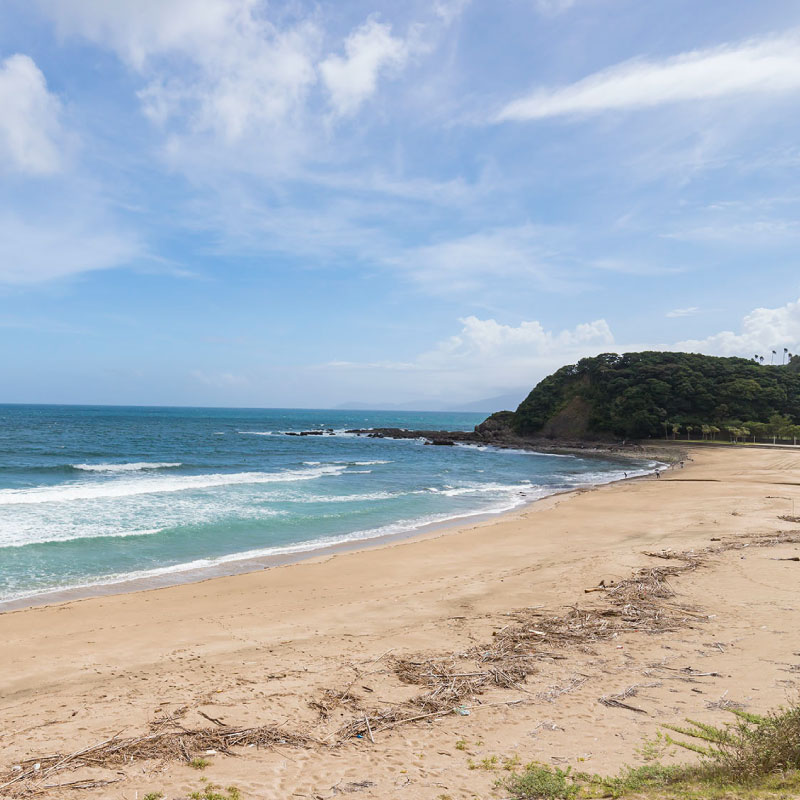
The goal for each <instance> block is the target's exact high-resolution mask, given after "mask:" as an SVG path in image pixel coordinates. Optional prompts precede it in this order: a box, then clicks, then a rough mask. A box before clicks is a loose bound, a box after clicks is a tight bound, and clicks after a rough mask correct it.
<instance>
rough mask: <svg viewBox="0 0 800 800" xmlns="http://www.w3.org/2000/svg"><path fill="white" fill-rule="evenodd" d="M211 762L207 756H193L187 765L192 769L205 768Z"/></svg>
mask: <svg viewBox="0 0 800 800" xmlns="http://www.w3.org/2000/svg"><path fill="white" fill-rule="evenodd" d="M210 763H211V762H210V761H209V760H208V759H207V758H193V759H192V760H191V761H190V762H189V766H190V767H192V768H193V769H205V768H206V767H207V766H208V765H209V764H210Z"/></svg>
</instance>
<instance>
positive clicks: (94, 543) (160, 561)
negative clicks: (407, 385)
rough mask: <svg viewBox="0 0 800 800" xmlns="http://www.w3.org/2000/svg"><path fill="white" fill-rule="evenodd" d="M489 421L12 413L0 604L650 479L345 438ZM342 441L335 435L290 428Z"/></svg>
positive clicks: (4, 456) (171, 411) (247, 412)
mask: <svg viewBox="0 0 800 800" xmlns="http://www.w3.org/2000/svg"><path fill="white" fill-rule="evenodd" d="M482 418H483V415H481V414H447V413H403V412H379V411H324V410H321V411H312V410H291V409H285V410H284V409H269V410H263V409H207V408H122V407H89V406H0V602H3V601H9V600H18V599H20V598H28V597H32V596H35V595H37V594H40V593H43V592H48V591H54V590H64V589H69V588H75V587H90V586H96V585H102V584H109V583H115V582H119V581H122V580H126V579H132V578H148V577H154V576H164V575H171V574H174V575H175V579H176V580H179V579H180V573H181V572H185V571H187V570H190V569H196V568H205V567H218V568H219V567H220V566H221V565H224V564H226V563H229V562H234V561H236V560H241V559H245V558H253V557H262V556H269V555H282V554H291V553H301V552H308V551H313V550H314V549H319V548H322V547H326V546H330V545H333V544H338V543H345V542H351V541H360V540H369V539H377V538H380V537H383V536H388V535H392V534H400V533H404V532H410V531H413V530H417V529H419V528H421V527H423V526H426V525H430V524H436V523H444V522H447V521H450V520H454V519H458V518H460V517H467V516H470V515H476V514H486V513H498V512H501V511H505V510H510V509H512V508H514V507H515V506H517V505H520V504H521V503H524V502H526V501H528V500H531V499H534V498H536V497H542V496H545V495H547V494H550V493H552V492H554V491H559V490H563V489H566V488H570V487H574V486H579V485H583V484H588V483H597V482H603V481H608V480H614V479H616V478H619V477H622V474H623V472H627V473H628V474H634V473H635V472H636V471H645V470H647V468H648V465H647V464H645V463H642V464H641V465H631V463H630V462H627V461H626V462H625V463H622V462H618V461H614V460H609V459H594V458H591V459H585V458H577V457H574V456H554V455H542V454H532V453H523V452H521V451H500V450H494V449H491V448H485V447H470V446H457V447H425V446H423V444H422V442H419V441H416V440H400V441H395V440H389V439H369V438H364V437H357V436H354V435H348V434H345V433H344V431H345V429H347V428H369V427H383V426H395V427H404V428H413V429H451V430H469V429H471V428H472V427H473V426H474V425H475V424H476V423H478V422H480V421H481V419H482ZM316 428H319V429H327V428H330V429H333V431H334V433H333V434H330V433H328V434H326V435H324V436H308V437H297V436H286V435H284V432H286V431H300V430H309V429H316Z"/></svg>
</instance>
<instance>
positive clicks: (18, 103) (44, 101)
mask: <svg viewBox="0 0 800 800" xmlns="http://www.w3.org/2000/svg"><path fill="white" fill-rule="evenodd" d="M0 109H2V111H0V169H2V165H6V166H8V167H11V168H12V169H16V170H18V171H20V172H26V173H29V174H33V175H47V174H51V173H53V172H56V171H58V169H59V168H60V166H61V154H60V152H59V147H58V140H59V138H60V136H61V124H60V120H59V116H60V111H61V104H60V102H59V100H58V98H57V97H56V96H55V95H53V94H51V93H50V92H49V91H48V90H47V82H46V80H45V77H44V75H43V74H42V72H41V70H40V69H39V68H38V67H37V66H36V64H35V63H34V62H33V60H32V59H30V58H29V57H28V56H25V55H21V54H16V55H13V56H10V57H9V58H6V59H5V60H4V61H2V62H0Z"/></svg>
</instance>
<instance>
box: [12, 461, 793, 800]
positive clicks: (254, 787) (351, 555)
mask: <svg viewBox="0 0 800 800" xmlns="http://www.w3.org/2000/svg"><path fill="white" fill-rule="evenodd" d="M690 454H691V459H692V460H691V461H688V462H687V463H686V467H685V469H678V468H676V469H673V470H669V471H667V472H666V473H664V474H663V475H662V477H661V478H660V479H659V480H656V479H654V478H643V479H637V480H633V481H628V482H622V483H618V484H614V485H609V486H604V487H600V488H597V489H594V490H591V491H577V492H573V493H570V494H567V495H559V496H557V497H551V498H547V499H545V500H542V501H539V502H537V503H534V504H532V505H529V506H526V507H524V508H523V509H522V510H520V511H517V512H513V513H510V514H507V515H505V516H503V517H501V518H497V519H493V520H489V521H482V522H480V523H478V524H475V523H472V524H469V525H465V526H462V527H460V528H457V529H448V530H446V531H441V532H437V533H431V534H427V535H425V536H424V537H418V538H416V539H414V540H408V541H403V542H400V543H392V544H387V545H386V546H383V547H380V548H372V549H365V550H361V551H356V552H348V553H342V554H337V555H333V556H326V557H323V558H317V559H315V560H311V561H305V562H303V563H299V564H292V565H285V566H280V567H275V568H272V569H268V570H263V571H259V572H253V573H249V574H245V575H237V576H233V577H223V578H215V579H212V580H207V581H204V582H200V583H194V584H187V585H181V586H173V587H169V588H162V589H156V590H152V591H143V592H137V593H132V594H122V595H117V596H109V597H96V598H91V599H87V600H81V601H77V602H71V603H66V604H62V605H53V606H47V607H40V608H30V609H25V610H21V611H11V612H8V613H5V614H2V615H0V639H2V642H3V645H4V647H3V649H2V652H1V653H0V775H4V776H5V777H2V778H0V784H3V783H4V782H5V781H9V780H12V779H13V778H14V776H15V772H14V766H15V765H22V766H23V767H24V768H25V769H28V768H29V766H30V765H29V764H28V763H27V762H26V759H31V758H32V759H34V761H35V759H37V758H38V759H42V761H41V763H43V765H44V766H43V768H42V770H40V772H42V773H44V772H46V771H47V765H48V764H49V763H51V762H47V761H45V760H44V757H45V756H49V755H51V754H54V753H61V754H69V753H74V752H75V751H78V750H79V749H81V748H84V747H87V746H90V745H92V744H95V743H98V742H102V741H104V740H108V739H110V738H112V737H114V736H116V735H119V736H120V737H135V736H144V735H145V734H147V733H148V731H150V730H152V727H151V726H152V725H153V724H154V723H156V722H157V721H158V720H159V719H161V720H163V719H165V718H168V717H171V716H172V717H174V718H175V720H177V721H179V723H180V725H182V726H184V727H185V728H186V729H192V730H196V729H204V728H210V729H213V728H215V727H217V728H219V729H220V730H222V729H227V727H236V728H245V727H251V726H252V727H254V726H267V725H269V726H276V728H277V730H278V731H282V732H285V737H284V738H285V741H278V742H277V743H276V744H275V745H274V746H270V747H264V748H261V747H255V746H253V747H239V748H235V749H234V752H235V753H236V755H237V756H239V757H231V756H226V755H223V754H209V755H207V756H206V758H207V760H208V761H209V762H210V763H209V764H208V766H207V767H205V769H203V770H202V771H201V770H198V769H195V768H192V767H191V766H189V765H188V764H187V763H185V761H184V762H181V761H180V760H163V759H153V760H146V759H141V758H135V759H134V760H133V762H130V761H128V763H122V762H120V763H118V764H116V765H112V766H108V765H103V766H100V765H98V766H94V767H92V766H82V767H80V768H79V769H76V770H72V769H59V770H55V771H53V772H52V773H50V774H49V775H48V776H47V777H46V779H45V780H38V779H37V780H35V781H33V783H31V782H27V781H19V782H16V783H13V784H10V785H9V786H7V787H6V788H5V789H0V796H13V792H16V791H18V790H22V789H24V788H25V786H31V785H34V784H35V785H37V786H39V787H40V788H41V787H42V786H46V785H53V784H66V783H69V782H72V781H79V780H95V781H98V780H101V781H105V780H108V781H114V782H113V783H108V784H107V785H104V786H101V787H99V788H85V789H83V788H77V789H69V788H64V787H62V788H55V789H50V790H48V791H47V793H46V794H47V796H52V797H64V798H72V797H75V798H77V797H98V798H115V799H116V798H120V799H121V798H124V799H125V800H134V799H136V800H139V799H140V798H143V797H144V796H145V795H146V794H147V793H148V792H161V793H163V795H164V797H165V798H169V800H172V798H183V797H185V796H187V795H188V794H189V792H191V791H193V790H196V789H197V788H198V787H199V786H200V785H201V784H200V780H201V778H208V779H209V780H211V781H213V782H214V783H217V784H220V785H222V786H227V785H231V784H234V785H236V786H238V787H239V789H240V790H241V792H242V797H243V800H251V799H252V798H290V797H299V798H326V799H327V798H331V797H335V796H342V795H343V796H349V795H350V794H352V796H354V797H358V798H408V799H409V800H434V799H439V800H442V798H451V800H456V799H459V800H460V799H461V798H475V797H479V798H489V797H502V796H503V794H502V791H498V790H497V789H495V788H494V784H495V782H496V780H497V779H498V777H502V776H503V774H506V773H505V772H504V770H503V764H504V762H505V761H508V760H510V761H512V762H513V760H514V759H515V758H519V760H520V761H521V762H523V763H524V762H526V761H530V760H534V759H535V760H540V761H542V762H545V763H550V764H553V765H562V766H563V765H574V766H580V767H581V768H582V769H586V770H588V771H594V772H599V773H602V774H609V773H613V772H615V771H616V770H617V769H618V768H619V767H620V766H621V765H623V764H626V763H628V764H634V763H640V758H639V755H638V754H637V749H638V748H640V747H641V745H642V743H643V741H644V740H645V738H646V737H652V736H653V735H654V734H655V733H656V732H657V731H658V730H659V726H660V725H661V724H662V723H667V722H671V723H680V722H681V720H682V719H683V718H684V717H687V716H688V717H692V718H695V719H700V720H708V721H717V722H720V721H723V720H725V719H726V717H727V716H728V715H727V713H726V712H725V710H724V706H725V705H726V704H730V703H736V704H740V706H741V707H744V708H747V709H749V710H752V711H763V710H766V709H768V708H771V707H774V706H776V705H778V704H780V703H782V702H785V701H786V700H787V698H789V697H791V696H792V693H793V692H796V689H797V686H798V681H800V645H798V642H797V629H798V625H799V624H800V594H799V593H798V589H797V587H798V578H800V563H798V562H797V561H792V560H780V559H791V558H794V557H796V556H798V555H800V544H798V543H797V542H796V540H797V539H798V537H800V523H795V522H792V521H788V520H784V519H781V517H784V516H787V517H793V516H795V515H797V514H800V451H797V450H792V449H782V450H771V449H760V448H746V447H742V448H737V449H731V448H695V449H693V450H692V451H691V453H690ZM791 531H795V532H796V533H797V536H788V537H786V535H785V534H786V533H787V532H791ZM781 532H782V533H783V534H784V535H783V536H782V537H781V536H780V535H779V534H780V533H781ZM787 538H788V540H789V541H786V539H787ZM776 539H777V542H776V541H775V540H776ZM793 540H794V541H793ZM745 544H747V545H748V546H746V547H744V546H742V545H745ZM733 545H735V546H733ZM665 550H669V551H672V552H676V551H695V553H698V554H700V556H699V557H698V559H697V564H695V565H694V566H693V568H692V569H691V570H686V571H685V572H683V573H681V574H678V575H675V576H671V577H669V580H668V583H669V585H670V586H671V587H672V589H673V590H674V592H675V595H674V597H671V598H670V599H668V600H667V601H665V602H666V603H667V605H668V606H669V608H670V609H672V612H674V614H673V616H674V617H675V619H677V620H679V622H676V623H675V624H674V625H671V626H669V627H670V629H669V630H664V631H661V632H659V633H655V634H654V633H649V632H647V631H646V630H644V629H639V630H633V629H632V630H630V631H626V632H621V633H619V634H618V635H614V636H610V637H606V638H604V637H596V638H593V639H586V640H585V641H580V640H578V639H577V638H576V640H575V641H571V642H564V641H562V640H561V639H559V638H558V637H556V636H555V635H553V634H551V633H548V631H547V630H545V631H541V632H540V633H541V636H540V635H539V633H536V632H535V629H531V630H534V633H533V634H532V636H534V637H536V636H538V637H539V640H540V641H537V642H536V644H535V645H534V644H531V645H530V648H529V651H530V653H531V654H533V656H532V658H533V657H534V656H535V658H534V661H533V662H531V663H534V662H535V667H533V668H532V671H531V673H530V674H528V675H527V677H526V678H524V679H520V680H517V681H514V682H513V683H512V684H509V685H504V686H501V685H498V683H497V682H496V681H495V682H494V683H489V684H487V685H486V686H483V687H481V691H480V693H478V694H476V695H475V696H473V697H470V698H466V699H463V700H460V701H459V702H458V703H457V704H456V705H457V707H458V708H459V709H460V710H461V713H448V714H443V715H440V714H432V715H431V716H429V717H427V718H421V719H419V720H417V721H414V722H406V723H403V724H397V725H387V726H386V727H385V728H384V729H382V730H380V729H377V728H376V729H375V730H369V732H368V733H366V734H363V733H362V735H361V737H360V738H350V739H346V740H343V736H342V735H341V732H342V731H343V730H344V729H346V726H347V725H348V724H350V723H352V722H353V720H358V719H359V718H360V717H362V716H364V715H365V714H366V715H367V716H369V715H371V714H372V713H373V712H380V711H384V710H386V709H391V708H393V707H395V708H401V707H404V704H406V702H407V701H408V700H409V699H410V698H413V697H415V696H419V695H420V694H421V693H423V692H424V691H425V690H426V686H424V685H421V684H420V683H419V682H417V683H416V684H414V683H409V682H407V681H406V682H404V681H403V680H402V679H401V678H402V676H401V675H400V673H399V672H398V669H397V665H398V662H399V661H403V662H404V663H407V662H409V661H410V662H414V663H416V664H425V663H426V662H428V661H431V660H432V661H433V662H435V663H438V664H442V663H449V664H451V665H460V666H459V669H466V667H464V666H463V665H464V664H467V663H468V662H469V663H471V662H474V661H475V658H474V654H475V653H476V652H480V651H481V648H484V647H490V646H491V644H492V643H493V642H495V641H498V640H499V639H501V638H502V636H503V635H504V631H506V630H507V629H508V628H509V626H513V625H515V624H516V625H518V624H519V621H520V620H521V619H523V620H530V619H531V618H532V617H531V614H534V615H535V614H539V615H542V616H544V617H546V616H547V615H561V616H563V615H565V614H568V613H569V611H570V608H571V607H573V606H575V605H576V604H577V605H578V606H580V607H590V606H592V607H596V608H601V609H602V607H603V606H602V604H603V603H604V602H608V601H607V599H606V598H604V596H603V595H604V594H605V592H604V591H603V590H602V588H601V587H600V582H601V581H603V582H604V583H605V584H606V585H610V584H612V582H618V581H622V580H625V579H627V578H628V577H629V576H630V575H631V574H632V573H633V572H635V571H636V570H639V569H643V568H653V567H664V566H665V565H671V564H673V560H672V559H670V558H659V557H657V556H653V555H649V556H648V555H646V554H645V552H644V551H647V552H650V553H661V554H662V555H669V552H666V553H665V552H663V551H665ZM701 551H705V552H701ZM680 563H682V564H684V563H685V560H684V561H680ZM598 588H601V591H593V592H589V593H587V592H586V590H587V589H598ZM524 609H527V611H523V612H522V613H521V614H519V613H517V612H520V610H524ZM672 612H671V613H672ZM462 654H471V655H470V656H469V658H465V657H464V656H463V655H462ZM526 663H528V662H526ZM470 669H477V668H475V667H471V668H470ZM459 674H460V673H459ZM465 674H466V673H465ZM631 687H634V688H633V689H631ZM428 688H429V687H428ZM326 692H327V694H326ZM614 696H616V698H617V700H618V703H617V704H614V703H611V704H610V705H609V704H607V703H606V702H600V699H601V698H603V699H604V700H606V701H607V700H608V699H609V698H610V699H612V700H613V699H614ZM320 706H322V708H320ZM454 707H455V706H454ZM467 712H468V713H467ZM420 716H422V713H420ZM387 719H388V717H387ZM162 725H163V723H162ZM296 737H299V738H302V737H307V738H308V739H309V742H308V743H306V744H304V745H299V744H297V745H296V744H293V741H294V739H295V738H296ZM373 739H374V741H372V740H373ZM31 763H33V762H31ZM17 772H19V770H17Z"/></svg>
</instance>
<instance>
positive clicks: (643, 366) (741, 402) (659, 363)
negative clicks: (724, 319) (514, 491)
mask: <svg viewBox="0 0 800 800" xmlns="http://www.w3.org/2000/svg"><path fill="white" fill-rule="evenodd" d="M796 367H797V364H796V363H795V359H793V360H792V362H791V366H788V365H787V366H785V367H784V366H766V365H761V364H757V363H756V362H755V361H749V360H747V359H743V358H717V357H713V356H704V355H699V354H693V353H661V352H642V353H625V354H623V355H617V354H615V353H606V354H603V355H600V356H597V357H595V358H585V359H582V360H581V361H579V362H578V363H577V364H573V365H569V366H565V367H562V368H561V369H559V370H558V371H557V372H555V373H553V374H552V375H550V376H548V377H547V378H545V379H544V380H543V381H541V382H540V383H539V384H538V385H537V386H536V387H535V388H534V389H533V390H532V391H531V393H530V394H529V395H528V396H527V397H526V398H525V400H523V401H522V403H521V404H520V405H519V407H518V408H517V410H516V411H515V412H508V411H505V412H500V413H498V414H493V415H492V416H491V417H489V419H487V420H486V422H484V423H483V424H482V425H480V426H478V429H477V430H478V431H479V432H480V433H482V434H483V435H492V436H497V437H498V438H499V437H500V435H501V433H500V432H501V430H504V431H505V432H506V434H508V435H516V436H521V437H546V438H554V439H594V440H608V439H617V438H632V439H643V438H648V437H658V436H661V437H663V436H664V435H665V431H669V430H670V426H671V425H679V426H681V428H685V427H686V426H690V427H691V428H694V427H697V430H698V434H699V431H700V428H701V426H702V425H723V424H729V423H732V422H734V421H738V422H740V423H742V424H747V423H752V424H753V425H759V424H764V425H767V424H773V425H778V423H776V422H775V418H776V415H779V416H781V418H782V422H781V423H780V424H782V425H783V426H784V427H785V426H786V425H792V424H794V425H797V424H800V371H798V370H797V369H796Z"/></svg>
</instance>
